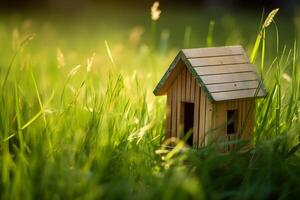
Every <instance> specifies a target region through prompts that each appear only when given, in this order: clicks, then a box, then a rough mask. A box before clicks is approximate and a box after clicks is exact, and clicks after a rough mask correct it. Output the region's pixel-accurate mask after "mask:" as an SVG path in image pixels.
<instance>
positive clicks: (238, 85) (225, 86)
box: [206, 81, 259, 92]
mask: <svg viewBox="0 0 300 200" xmlns="http://www.w3.org/2000/svg"><path fill="white" fill-rule="evenodd" d="M206 87H207V89H208V91H210V92H224V91H233V90H243V89H256V88H258V87H259V82H258V81H242V82H233V83H221V84H212V85H207V86H206Z"/></svg>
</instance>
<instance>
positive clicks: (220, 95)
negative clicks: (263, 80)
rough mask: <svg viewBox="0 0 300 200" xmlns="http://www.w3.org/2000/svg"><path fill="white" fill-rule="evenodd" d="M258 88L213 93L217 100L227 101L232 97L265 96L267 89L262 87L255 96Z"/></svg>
mask: <svg viewBox="0 0 300 200" xmlns="http://www.w3.org/2000/svg"><path fill="white" fill-rule="evenodd" d="M256 91H257V89H251V90H236V91H227V92H217V93H211V95H212V96H213V98H214V99H215V101H225V100H232V99H243V98H253V97H263V96H265V95H266V94H265V91H264V90H263V89H262V88H261V89H260V90H259V92H258V93H257V95H256V96H255V93H256Z"/></svg>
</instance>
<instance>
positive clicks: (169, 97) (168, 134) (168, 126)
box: [166, 90, 172, 139]
mask: <svg viewBox="0 0 300 200" xmlns="http://www.w3.org/2000/svg"><path fill="white" fill-rule="evenodd" d="M171 108H172V93H171V90H169V91H168V93H167V116H166V139H168V138H170V137H171V119H172V113H171V112H172V109H171Z"/></svg>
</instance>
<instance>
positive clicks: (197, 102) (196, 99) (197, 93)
mask: <svg viewBox="0 0 300 200" xmlns="http://www.w3.org/2000/svg"><path fill="white" fill-rule="evenodd" d="M200 90H201V89H200V87H196V88H195V95H194V102H195V106H194V109H195V110H194V129H193V133H194V138H193V141H194V145H195V146H197V147H199V117H200Z"/></svg>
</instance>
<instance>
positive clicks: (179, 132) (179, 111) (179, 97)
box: [177, 73, 183, 138]
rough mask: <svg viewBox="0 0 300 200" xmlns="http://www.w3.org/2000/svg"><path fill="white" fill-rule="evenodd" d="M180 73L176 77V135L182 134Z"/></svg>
mask: <svg viewBox="0 0 300 200" xmlns="http://www.w3.org/2000/svg"><path fill="white" fill-rule="evenodd" d="M181 79H182V74H181V73H179V75H178V78H177V136H178V137H179V138H181V136H182V134H181V133H182V130H183V129H182V123H181V84H182V81H181Z"/></svg>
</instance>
